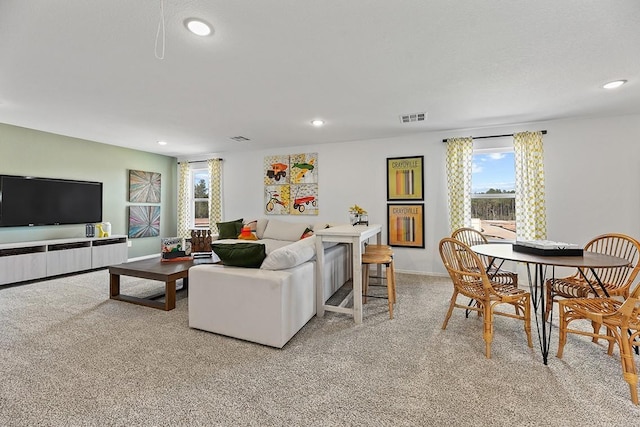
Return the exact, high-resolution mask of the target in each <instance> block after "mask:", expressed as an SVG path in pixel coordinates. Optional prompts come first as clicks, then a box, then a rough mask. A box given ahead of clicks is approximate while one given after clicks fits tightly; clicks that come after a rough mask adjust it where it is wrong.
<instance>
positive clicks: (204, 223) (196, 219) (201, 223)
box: [192, 169, 209, 228]
mask: <svg viewBox="0 0 640 427" xmlns="http://www.w3.org/2000/svg"><path fill="white" fill-rule="evenodd" d="M192 176H193V225H194V227H195V228H208V227H209V173H208V172H207V170H206V169H194V170H193V172H192Z"/></svg>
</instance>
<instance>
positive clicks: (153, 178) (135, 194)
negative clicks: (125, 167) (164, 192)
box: [129, 170, 161, 203]
mask: <svg viewBox="0 0 640 427" xmlns="http://www.w3.org/2000/svg"><path fill="white" fill-rule="evenodd" d="M160 190H161V176H160V174H159V173H157V172H144V171H138V170H130V171H129V201H130V202H133V203H160Z"/></svg>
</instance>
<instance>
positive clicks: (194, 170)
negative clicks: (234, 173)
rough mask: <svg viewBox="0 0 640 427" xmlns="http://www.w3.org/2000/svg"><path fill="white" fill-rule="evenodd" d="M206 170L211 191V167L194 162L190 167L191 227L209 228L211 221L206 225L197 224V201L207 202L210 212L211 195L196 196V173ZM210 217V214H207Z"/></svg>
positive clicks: (208, 187)
mask: <svg viewBox="0 0 640 427" xmlns="http://www.w3.org/2000/svg"><path fill="white" fill-rule="evenodd" d="M201 172H204V173H205V174H206V175H207V179H208V180H209V182H208V183H207V190H208V191H209V192H211V177H209V169H208V167H207V165H206V163H193V164H192V165H191V167H190V168H189V183H190V185H189V223H190V225H191V228H193V229H195V230H207V229H209V221H207V224H206V225H196V203H197V202H207V212H210V209H209V203H210V202H209V198H210V197H209V196H207V198H202V197H198V198H196V197H195V188H196V182H195V180H196V175H197V174H198V173H201ZM207 218H208V216H207Z"/></svg>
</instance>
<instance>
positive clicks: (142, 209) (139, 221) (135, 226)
mask: <svg viewBox="0 0 640 427" xmlns="http://www.w3.org/2000/svg"><path fill="white" fill-rule="evenodd" d="M159 235H160V206H129V238H132V239H136V238H139V237H156V236H159Z"/></svg>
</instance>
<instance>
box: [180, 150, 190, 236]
mask: <svg viewBox="0 0 640 427" xmlns="http://www.w3.org/2000/svg"><path fill="white" fill-rule="evenodd" d="M189 181H190V180H189V162H180V163H178V237H191V234H190V230H189V228H190V227H191V219H190V215H189V212H190V206H189Z"/></svg>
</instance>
